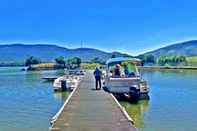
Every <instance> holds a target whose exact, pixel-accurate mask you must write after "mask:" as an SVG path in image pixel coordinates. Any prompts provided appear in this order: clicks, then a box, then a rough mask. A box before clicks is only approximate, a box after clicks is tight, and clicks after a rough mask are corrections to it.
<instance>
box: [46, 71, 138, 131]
mask: <svg viewBox="0 0 197 131" xmlns="http://www.w3.org/2000/svg"><path fill="white" fill-rule="evenodd" d="M51 124H52V126H51V127H50V129H49V130H50V131H137V130H136V128H135V127H134V125H133V120H132V119H131V118H130V117H129V115H128V114H127V112H126V111H125V110H124V108H123V107H122V106H121V105H120V104H119V102H118V101H117V100H116V98H115V97H114V96H113V95H112V94H110V93H107V92H105V91H103V90H95V84H94V78H93V74H92V73H90V72H87V73H86V75H85V77H84V79H83V80H82V81H81V82H80V84H79V86H78V87H77V88H75V89H74V90H73V92H72V93H71V94H70V96H69V97H68V98H67V100H66V102H65V103H64V105H63V106H62V108H61V109H60V110H59V112H58V113H57V114H56V115H55V116H54V117H53V119H52V121H51Z"/></svg>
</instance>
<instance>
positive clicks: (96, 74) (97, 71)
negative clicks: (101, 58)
mask: <svg viewBox="0 0 197 131" xmlns="http://www.w3.org/2000/svg"><path fill="white" fill-rule="evenodd" d="M94 76H95V77H99V76H101V71H100V70H99V69H98V68H96V70H95V71H94Z"/></svg>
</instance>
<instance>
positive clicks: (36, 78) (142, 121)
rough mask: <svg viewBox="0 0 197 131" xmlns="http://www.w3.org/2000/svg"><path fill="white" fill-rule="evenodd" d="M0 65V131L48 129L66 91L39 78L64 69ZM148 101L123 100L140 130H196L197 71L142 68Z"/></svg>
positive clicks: (57, 73)
mask: <svg viewBox="0 0 197 131" xmlns="http://www.w3.org/2000/svg"><path fill="white" fill-rule="evenodd" d="M20 69H21V68H19V67H9V68H8V67H7V68H5V67H4V68H2V67H1V68H0V131H47V130H48V127H49V126H50V124H49V123H50V119H51V118H52V117H53V116H54V115H55V113H56V112H57V111H58V110H59V108H60V107H61V105H62V104H63V102H64V100H65V99H66V97H67V96H68V94H67V93H66V94H65V93H64V94H61V93H58V94H57V93H55V94H54V92H53V88H52V83H50V82H44V81H43V80H42V79H41V78H42V77H44V76H50V75H57V76H59V75H61V74H62V73H63V71H36V72H23V71H20ZM143 77H144V78H145V79H146V80H148V82H149V85H150V89H151V90H150V97H151V98H150V100H149V101H140V102H139V103H138V104H129V103H127V102H122V103H121V104H122V105H124V107H125V108H126V110H127V111H128V113H129V115H131V117H132V118H133V119H134V121H135V126H136V127H138V129H139V130H140V131H197V125H196V122H197V113H196V112H197V71H178V70H163V71H152V70H149V71H148V70H146V71H143Z"/></svg>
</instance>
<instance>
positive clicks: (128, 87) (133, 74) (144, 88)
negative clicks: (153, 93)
mask: <svg viewBox="0 0 197 131" xmlns="http://www.w3.org/2000/svg"><path fill="white" fill-rule="evenodd" d="M140 63H141V60H139V59H136V58H125V57H119V58H111V59H109V60H108V61H107V62H106V75H105V79H104V89H105V90H106V91H108V92H111V93H113V94H114V95H115V96H116V97H117V98H120V99H123V98H126V99H127V100H129V101H131V102H137V101H138V100H140V99H149V96H148V93H149V87H148V84H147V81H145V80H143V79H142V78H141V75H140V73H139V70H138V67H137V65H140Z"/></svg>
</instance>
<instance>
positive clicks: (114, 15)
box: [0, 0, 197, 54]
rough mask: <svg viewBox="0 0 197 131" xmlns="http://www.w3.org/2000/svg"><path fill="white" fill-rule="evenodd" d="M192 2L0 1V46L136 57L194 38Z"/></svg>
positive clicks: (195, 15) (196, 4)
mask: <svg viewBox="0 0 197 131" xmlns="http://www.w3.org/2000/svg"><path fill="white" fill-rule="evenodd" d="M196 7H197V1H196V0H97V1H94V0H70V1H68V0H0V43H1V44H10V43H18V42H22V43H26V44H29V43H31V44H32V43H33V44H34V43H38V44H58V45H61V46H64V47H68V48H76V47H80V45H81V41H83V47H93V48H98V49H102V50H105V51H115V50H116V51H123V52H127V53H130V54H139V53H141V52H145V51H147V50H152V49H156V48H158V47H163V46H165V45H168V44H170V43H173V42H176V41H183V40H189V39H196V36H197V28H196V27H197V13H196V12H197V8H196Z"/></svg>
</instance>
